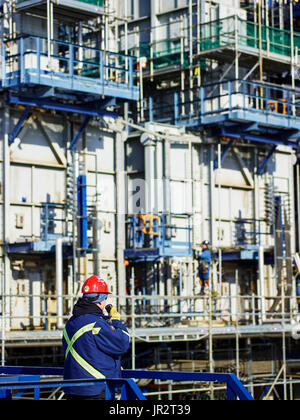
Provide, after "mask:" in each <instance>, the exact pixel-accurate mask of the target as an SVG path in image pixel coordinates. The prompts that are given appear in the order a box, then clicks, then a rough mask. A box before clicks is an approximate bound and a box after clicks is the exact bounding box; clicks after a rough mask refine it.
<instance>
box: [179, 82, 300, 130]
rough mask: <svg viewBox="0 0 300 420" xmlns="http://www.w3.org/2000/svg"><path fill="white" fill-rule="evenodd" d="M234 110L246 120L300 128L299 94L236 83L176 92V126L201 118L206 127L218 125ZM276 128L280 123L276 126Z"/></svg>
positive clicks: (284, 89)
mask: <svg viewBox="0 0 300 420" xmlns="http://www.w3.org/2000/svg"><path fill="white" fill-rule="evenodd" d="M234 111H237V112H240V116H241V117H242V116H244V119H246V120H247V119H250V118H251V117H250V116H249V114H252V117H253V119H255V120H256V119H257V117H258V118H259V121H258V122H262V123H263V122H265V123H268V121H270V120H272V122H273V123H274V122H275V123H277V125H278V126H282V127H286V128H293V127H294V126H295V125H296V126H297V127H300V104H299V103H298V102H297V101H296V92H295V91H294V90H292V89H287V88H280V87H277V86H273V85H271V84H265V83H257V82H248V81H245V80H234V81H226V82H219V83H214V84H210V85H206V86H202V87H200V88H198V89H197V90H193V91H192V92H191V91H185V92H182V93H181V95H180V94H178V93H175V98H174V120H175V123H179V122H186V123H189V121H191V120H193V119H200V120H201V123H202V124H209V123H214V122H216V121H217V120H218V119H220V118H224V116H225V115H228V114H229V113H232V112H234ZM275 125H276V124H275Z"/></svg>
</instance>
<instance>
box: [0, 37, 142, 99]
mask: <svg viewBox="0 0 300 420" xmlns="http://www.w3.org/2000/svg"><path fill="white" fill-rule="evenodd" d="M1 48H2V78H1V81H0V86H1V88H3V89H8V88H23V87H24V86H25V85H28V86H30V85H38V86H40V87H41V86H46V87H51V88H54V89H61V90H62V91H63V92H67V91H69V92H78V93H83V94H86V95H92V96H95V95H97V96H99V95H101V96H105V97H114V98H119V99H124V100H134V101H137V100H138V99H139V88H138V87H137V86H135V85H134V72H135V62H136V58H135V57H132V56H125V55H121V54H117V53H113V52H108V51H103V50H99V49H96V48H90V47H85V46H80V45H76V44H71V43H66V42H60V41H54V40H52V41H51V51H50V54H48V50H47V48H48V43H47V40H46V39H45V38H41V37H36V36H25V37H20V38H15V39H11V40H8V41H5V42H3V43H2V47H1ZM81 56H83V58H81ZM49 58H50V60H51V62H52V65H51V63H49Z"/></svg>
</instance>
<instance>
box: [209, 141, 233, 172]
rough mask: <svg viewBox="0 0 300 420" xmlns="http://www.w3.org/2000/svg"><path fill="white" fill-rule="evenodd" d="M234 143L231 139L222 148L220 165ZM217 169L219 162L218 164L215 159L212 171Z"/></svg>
mask: <svg viewBox="0 0 300 420" xmlns="http://www.w3.org/2000/svg"><path fill="white" fill-rule="evenodd" d="M234 141H235V139H234V138H233V139H231V140H230V141H229V142H228V143H227V144H226V146H225V148H224V150H223V152H222V154H221V163H222V162H223V160H224V158H225V156H226V155H227V153H228V151H229V149H230V147H231V146H232V145H233V143H234ZM218 167H219V162H218V159H215V161H214V169H218Z"/></svg>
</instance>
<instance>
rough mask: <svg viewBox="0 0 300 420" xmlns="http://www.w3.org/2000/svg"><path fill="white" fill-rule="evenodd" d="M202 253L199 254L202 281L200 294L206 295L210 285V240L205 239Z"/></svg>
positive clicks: (199, 273) (200, 278)
mask: <svg viewBox="0 0 300 420" xmlns="http://www.w3.org/2000/svg"><path fill="white" fill-rule="evenodd" d="M201 248H202V253H201V254H200V256H199V269H198V276H199V282H200V295H202V296H203V295H204V294H205V292H206V291H207V289H208V287H209V283H210V281H209V278H210V262H211V255H210V250H209V241H207V240H205V241H203V242H202V244H201Z"/></svg>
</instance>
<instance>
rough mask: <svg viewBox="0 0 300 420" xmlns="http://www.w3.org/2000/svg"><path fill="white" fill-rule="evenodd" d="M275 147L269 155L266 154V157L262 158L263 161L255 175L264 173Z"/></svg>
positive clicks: (274, 147)
mask: <svg viewBox="0 0 300 420" xmlns="http://www.w3.org/2000/svg"><path fill="white" fill-rule="evenodd" d="M276 148H277V146H276V145H275V146H273V147H272V148H271V149H270V151H269V153H268V154H267V156H266V157H265V158H264V160H263V161H262V163H261V164H260V165H259V167H258V168H257V175H262V174H263V172H264V169H265V167H266V165H267V163H268V162H269V160H270V159H271V157H272V156H273V154H274V152H275V150H276Z"/></svg>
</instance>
